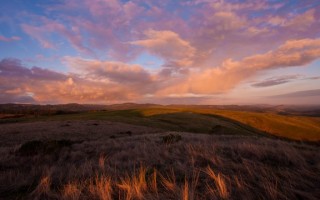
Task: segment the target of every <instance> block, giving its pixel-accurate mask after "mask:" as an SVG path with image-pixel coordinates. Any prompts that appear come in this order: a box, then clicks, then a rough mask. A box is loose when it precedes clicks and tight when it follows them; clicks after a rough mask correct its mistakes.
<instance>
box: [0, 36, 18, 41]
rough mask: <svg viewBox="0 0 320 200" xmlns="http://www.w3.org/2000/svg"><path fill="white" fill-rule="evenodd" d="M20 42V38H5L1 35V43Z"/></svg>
mask: <svg viewBox="0 0 320 200" xmlns="http://www.w3.org/2000/svg"><path fill="white" fill-rule="evenodd" d="M18 40H21V38H20V37H18V36H12V37H5V36H2V35H0V41H3V42H12V41H18Z"/></svg>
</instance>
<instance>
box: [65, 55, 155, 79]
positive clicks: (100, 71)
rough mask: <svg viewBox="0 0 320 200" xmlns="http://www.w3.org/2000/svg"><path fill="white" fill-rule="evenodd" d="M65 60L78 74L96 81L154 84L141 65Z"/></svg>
mask: <svg viewBox="0 0 320 200" xmlns="http://www.w3.org/2000/svg"><path fill="white" fill-rule="evenodd" d="M63 60H64V62H65V63H66V64H67V65H68V66H70V67H71V68H72V69H73V70H75V71H76V72H79V73H80V74H82V75H83V74H84V75H86V76H87V77H91V78H93V79H96V80H97V79H98V80H99V79H100V80H105V79H107V80H110V81H113V82H117V83H121V84H128V83H130V84H134V83H139V84H149V83H151V82H152V76H151V75H150V74H149V72H147V71H146V70H145V69H144V68H143V67H142V66H140V65H134V64H132V65H130V64H126V63H121V62H112V61H100V60H89V59H82V58H79V57H65V58H64V59H63Z"/></svg>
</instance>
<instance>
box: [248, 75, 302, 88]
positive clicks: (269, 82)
mask: <svg viewBox="0 0 320 200" xmlns="http://www.w3.org/2000/svg"><path fill="white" fill-rule="evenodd" d="M299 78H301V75H285V76H278V77H273V78H268V79H266V80H263V81H260V82H257V83H254V84H252V85H251V86H253V87H270V86H275V85H281V84H284V83H289V82H291V81H293V80H297V79H299Z"/></svg>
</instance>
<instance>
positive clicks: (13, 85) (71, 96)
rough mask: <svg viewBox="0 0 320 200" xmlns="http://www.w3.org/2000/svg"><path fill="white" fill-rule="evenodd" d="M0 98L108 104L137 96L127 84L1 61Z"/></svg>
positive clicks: (18, 62) (14, 100)
mask: <svg viewBox="0 0 320 200" xmlns="http://www.w3.org/2000/svg"><path fill="white" fill-rule="evenodd" d="M0 94H1V95H0V101H1V102H2V103H5V102H19V103H23V102H33V103H34V102H37V103H68V102H79V103H88V102H91V103H110V102H121V101H128V100H131V99H135V98H137V97H139V96H140V94H138V93H137V92H136V91H134V90H131V89H130V88H128V87H125V86H122V85H119V84H115V83H106V82H103V81H94V80H89V79H85V78H81V77H79V76H77V75H72V74H69V75H68V74H62V73H58V72H54V71H50V70H46V69H42V68H37V67H34V68H31V69H28V68H26V67H24V66H22V64H21V62H20V61H19V60H10V59H4V60H2V61H1V62H0Z"/></svg>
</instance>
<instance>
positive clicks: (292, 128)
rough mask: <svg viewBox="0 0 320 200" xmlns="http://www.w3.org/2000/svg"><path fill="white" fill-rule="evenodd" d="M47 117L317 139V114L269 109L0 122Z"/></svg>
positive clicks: (148, 111) (155, 110)
mask: <svg viewBox="0 0 320 200" xmlns="http://www.w3.org/2000/svg"><path fill="white" fill-rule="evenodd" d="M38 120H40V121H47V120H49V121H50V120H108V121H116V122H123V123H129V124H136V125H144V126H149V127H155V128H162V129H165V130H171V131H187V132H195V133H210V134H231V135H252V134H254V135H266V134H271V135H274V136H279V137H283V138H288V139H294V140H305V141H320V117H307V116H290V115H280V114H276V113H271V112H253V111H250V112H249V111H234V110H222V109H200V108H192V107H163V106H159V107H157V106H155V107H148V108H138V109H125V110H108V111H95V112H92V111H90V112H81V113H76V114H61V115H50V116H40V117H36V118H35V117H33V116H30V117H21V116H20V117H19V118H14V119H12V118H9V119H1V120H0V123H8V122H22V121H38Z"/></svg>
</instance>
